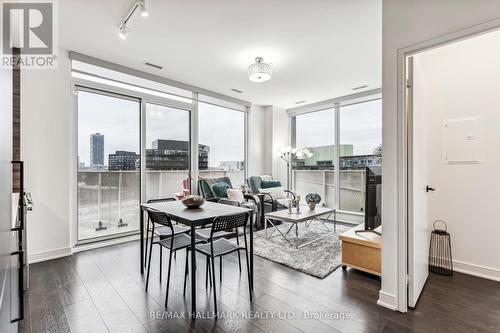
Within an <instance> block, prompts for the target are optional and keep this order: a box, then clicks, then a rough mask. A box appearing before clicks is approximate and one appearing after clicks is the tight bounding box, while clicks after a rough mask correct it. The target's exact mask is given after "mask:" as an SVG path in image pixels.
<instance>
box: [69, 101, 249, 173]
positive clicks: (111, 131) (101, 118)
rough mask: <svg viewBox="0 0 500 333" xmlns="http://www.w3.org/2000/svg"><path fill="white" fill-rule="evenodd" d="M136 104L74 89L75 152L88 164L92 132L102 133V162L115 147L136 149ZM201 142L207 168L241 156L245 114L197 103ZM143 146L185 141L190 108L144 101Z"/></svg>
mask: <svg viewBox="0 0 500 333" xmlns="http://www.w3.org/2000/svg"><path fill="white" fill-rule="evenodd" d="M139 108H140V104H139V102H138V101H135V100H128V99H121V98H116V97H110V96H104V95H98V94H94V93H89V92H84V91H80V92H79V93H78V156H79V158H80V162H84V163H85V165H86V166H89V164H90V135H91V134H93V133H101V134H103V135H104V162H105V164H107V163H108V154H112V153H114V152H115V151H116V150H126V151H133V152H137V153H138V152H139V150H140V144H139V135H140V134H139V133H140V132H139V127H140V125H139V124H140V119H139V117H140V114H139ZM198 109H199V124H200V125H199V142H200V144H204V145H208V146H210V156H209V166H211V167H218V166H219V163H220V162H221V161H243V159H244V119H245V117H244V114H243V112H237V111H233V110H229V109H226V108H222V107H218V106H214V105H211V104H206V103H199V107H198ZM146 112H147V116H146V148H151V144H152V142H153V141H154V140H156V139H167V140H168V139H170V140H186V141H187V140H188V139H189V112H187V111H184V110H179V109H174V108H170V107H165V106H159V105H155V104H147V105H146Z"/></svg>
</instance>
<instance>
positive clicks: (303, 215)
mask: <svg viewBox="0 0 500 333" xmlns="http://www.w3.org/2000/svg"><path fill="white" fill-rule="evenodd" d="M332 214H333V230H331V229H330V228H329V227H328V226H327V225H326V223H325V222H324V221H323V220H322V219H321V218H320V217H322V216H323V217H325V218H326V219H329V218H330V216H331V215H332ZM336 215H337V211H336V210H335V209H333V208H326V207H316V209H315V210H310V209H309V207H308V206H305V205H304V206H300V213H298V214H297V209H296V208H293V209H292V213H289V212H288V209H284V210H280V211H277V212H270V213H266V218H265V221H264V229H265V235H266V239H271V238H272V236H273V234H274V232H275V231H276V230H277V231H278V232H279V234H281V236H282V237H283V238H284V239H285V240H286V241H287V242H288V243H289V244H290V245H291V246H292V247H295V248H297V249H300V248H302V247H304V246H307V245H309V244H311V243H314V242H316V241H319V240H320V239H322V238H325V237H328V236H330V235H332V234H334V233H336V232H337V216H336ZM273 220H278V221H282V222H289V223H291V225H290V227H289V228H288V230H287V231H286V232H284V233H283V232H282V231H281V230H280V229H279V228H278V227H276V225H275V224H274V223H273ZM313 222H318V223H319V224H320V225H321V226H322V227H323V228H324V229H322V230H325V233H324V234H322V235H321V236H319V237H317V238H315V239H313V240H310V241H307V242H302V243H301V242H300V239H299V223H304V226H305V227H306V228H310V227H311V223H313ZM268 223H269V224H271V226H272V229H273V230H272V231H271V233H270V234H269V235H268V232H267V224H268ZM294 226H295V237H294V238H295V241H294V240H293V239H292V238H289V237H287V236H288V234H289V233H290V231H291V230H292V228H293V227H294ZM276 236H278V235H276Z"/></svg>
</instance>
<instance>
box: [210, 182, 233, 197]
mask: <svg viewBox="0 0 500 333" xmlns="http://www.w3.org/2000/svg"><path fill="white" fill-rule="evenodd" d="M228 188H231V187H230V186H229V185H228V183H226V182H217V183H215V184H213V185H212V192H214V195H215V196H216V197H218V198H227V189H228Z"/></svg>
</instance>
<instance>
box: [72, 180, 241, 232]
mask: <svg viewBox="0 0 500 333" xmlns="http://www.w3.org/2000/svg"><path fill="white" fill-rule="evenodd" d="M199 174H200V177H223V176H228V177H229V178H230V179H231V182H232V184H233V186H234V187H239V186H240V185H241V184H243V183H244V171H243V170H236V171H224V170H200V172H199ZM187 177H188V171H186V170H179V171H177V170H175V171H174V170H172V171H170V170H168V171H156V170H154V171H153V170H152V171H149V170H148V171H147V172H146V200H147V199H152V198H164V197H175V194H176V193H179V192H182V190H183V180H185V179H186V178H187ZM140 192H141V191H140V174H139V172H138V171H107V170H102V171H101V170H81V171H78V239H79V240H84V239H89V238H94V237H100V236H107V235H113V234H117V233H122V232H127V231H134V230H138V229H139V209H138V207H139V201H140Z"/></svg>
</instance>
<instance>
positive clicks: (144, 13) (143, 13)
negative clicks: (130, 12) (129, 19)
mask: <svg viewBox="0 0 500 333" xmlns="http://www.w3.org/2000/svg"><path fill="white" fill-rule="evenodd" d="M139 11H140V12H141V16H142V17H148V16H149V12H148V11H147V10H146V4H145V3H144V0H142V1H140V3H139Z"/></svg>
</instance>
